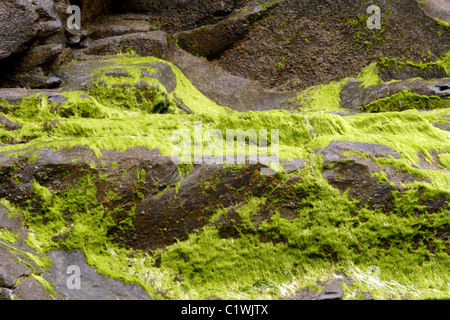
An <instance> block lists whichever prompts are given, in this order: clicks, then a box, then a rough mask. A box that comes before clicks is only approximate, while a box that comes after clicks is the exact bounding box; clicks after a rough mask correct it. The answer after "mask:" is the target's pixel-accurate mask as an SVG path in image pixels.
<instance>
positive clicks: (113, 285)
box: [0, 0, 450, 300]
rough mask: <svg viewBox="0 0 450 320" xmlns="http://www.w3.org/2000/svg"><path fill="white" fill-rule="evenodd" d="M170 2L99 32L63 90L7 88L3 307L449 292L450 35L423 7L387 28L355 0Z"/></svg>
mask: <svg viewBox="0 0 450 320" xmlns="http://www.w3.org/2000/svg"><path fill="white" fill-rule="evenodd" d="M86 4H89V5H90V6H91V7H92V8H93V11H92V12H91V17H90V18H91V19H93V18H95V15H98V14H99V13H98V12H99V11H97V10H98V9H99V8H107V9H108V10H112V11H114V10H115V8H116V9H117V8H118V7H117V6H118V5H116V7H114V5H113V3H112V2H111V3H110V2H105V3H104V4H103V5H102V4H101V3H100V2H97V1H92V2H88V1H86V2H84V4H83V5H86ZM176 4H181V2H179V1H175V2H170V3H169V2H163V3H161V2H158V10H159V12H160V14H161V17H164V16H171V15H172V14H173V16H171V19H168V20H167V21H166V23H163V24H161V25H160V27H161V28H163V29H164V30H165V31H161V30H155V29H158V28H154V27H152V26H150V24H148V25H147V24H146V25H145V26H142V28H141V27H137V26H135V25H132V26H130V25H129V24H128V22H125V20H126V19H128V18H129V19H132V20H133V19H134V20H133V21H137V20H139V21H141V22H143V21H144V22H145V21H146V20H145V19H147V18H148V17H151V16H152V14H155V12H153V13H149V15H148V16H147V18H143V17H142V16H139V17H137V16H136V15H133V14H131V15H120V16H117V17H115V18H114V17H113V18H111V19H113V20H114V19H116V18H117V19H125V20H121V22H122V24H121V27H117V28H116V29H114V30H110V31H111V32H110V33H107V36H108V37H106V38H103V37H102V36H101V35H100V33H101V32H102V31H101V28H99V27H98V25H97V26H96V27H95V23H93V24H92V25H91V27H92V28H90V29H89V30H90V32H91V33H92V34H94V35H95V39H94V43H92V45H91V46H90V47H88V48H85V49H83V48H81V49H79V50H75V51H76V52H75V53H74V55H73V58H74V60H73V61H71V62H68V63H66V64H65V65H64V67H62V68H61V70H60V71H61V72H63V73H65V74H66V76H67V78H66V79H65V80H64V82H63V85H62V86H61V87H60V88H58V89H29V90H28V89H17V88H16V89H8V90H0V98H1V100H0V114H1V115H0V298H2V299H3V298H4V299H14V298H15V299H32V298H38V299H87V298H89V299H124V298H126V297H128V298H131V299H150V298H154V299H168V300H169V299H174V300H176V299H207V298H210V297H216V298H220V299H314V300H331V299H405V298H409V299H448V298H449V297H450V287H449V283H450V274H449V272H448V270H449V266H450V228H449V225H450V215H449V214H450V204H449V203H450V130H449V127H450V104H449V90H450V84H449V78H448V76H449V71H450V64H449V63H450V59H449V58H450V54H449V52H448V45H446V43H447V42H445V39H447V38H448V27H447V26H446V24H445V23H442V22H441V23H440V22H438V21H436V20H434V19H432V18H430V17H428V16H426V15H425V13H424V12H423V11H421V9H420V8H419V6H418V4H417V3H416V2H415V1H405V2H403V1H402V2H401V1H390V2H386V3H385V4H383V5H382V10H383V14H384V16H383V27H384V31H383V29H381V30H380V31H378V32H369V31H368V30H367V29H366V28H365V20H366V18H367V16H365V15H364V14H358V13H359V12H365V9H366V7H367V4H366V3H365V2H364V1H363V2H361V3H358V4H355V3H353V2H351V3H350V2H345V1H334V2H327V4H328V5H327V6H324V5H323V2H320V1H309V2H298V1H297V2H295V1H289V0H285V1H271V2H259V1H256V2H254V3H252V5H251V6H250V5H249V4H248V3H247V2H246V1H225V2H223V5H222V7H223V8H222V9H220V10H218V11H217V5H218V4H217V3H208V4H206V2H204V1H193V2H192V3H191V2H189V3H183V6H181V7H178V8H177V7H176ZM202 4H205V6H204V7H202V8H201V9H202V10H199V12H196V13H193V12H191V13H190V14H186V13H187V12H189V10H190V8H193V7H196V6H197V7H198V6H200V7H201V5H202ZM155 5H156V2H155V3H154V2H152V1H147V2H146V3H143V2H141V1H131V2H128V5H125V7H127V8H132V7H135V8H142V7H146V8H153V7H154V6H155ZM121 6H123V5H121ZM399 8H401V9H405V8H406V9H408V10H406V11H408V17H409V18H408V19H405V17H400V16H398V15H396V14H394V13H395V12H397V11H400V9H399ZM94 9H96V10H94ZM350 9H355V10H356V11H352V10H350ZM152 10H153V9H152ZM155 10H156V9H155ZM252 10H253V11H252ZM361 10H362V11H361ZM211 12H212V13H213V14H212V16H210V14H211ZM311 13H313V14H316V15H315V16H314V18H311ZM127 17H128V18H127ZM414 17H417V18H420V19H419V20H420V24H421V25H416V24H414V25H412V22H411V21H414V19H412V20H411V19H410V18H414ZM325 18H327V19H325ZM136 19H137V20H136ZM161 19H163V18H161ZM177 19H178V20H179V21H177ZM247 20H248V21H247ZM105 21H110V20H108V19H106V20H105ZM233 21H234V22H233ZM405 21H406V22H405ZM233 23H237V25H236V24H233ZM399 23H400V24H401V27H400V26H398V24H399ZM203 24H205V25H206V24H211V25H210V26H205V27H203V28H202V25H203ZM127 25H128V26H127ZM233 26H234V27H233ZM395 26H398V28H401V30H400V31H399V32H397V33H395V32H394V31H393V30H394V27H395ZM122 27H123V28H129V29H128V30H131V31H133V33H131V34H126V32H125V31H124V29H122ZM222 27H223V28H222ZM227 27H229V28H231V27H233V28H231V29H227ZM241 27H242V28H243V29H240V28H241ZM388 27H391V28H388ZM227 30H228V31H230V30H231V31H232V32H231V33H230V38H228V39H224V42H222V43H217V47H214V48H210V47H209V45H208V41H211V39H212V38H214V36H215V35H218V34H224V35H225V34H227V32H226V31H227ZM135 31H137V32H135ZM166 31H167V32H172V31H177V32H178V33H177V35H178V36H180V38H178V41H180V40H183V41H186V43H187V44H186V43H184V45H185V46H186V48H188V47H189V48H190V49H189V48H188V49H189V50H192V51H195V50H198V49H207V50H206V51H205V52H206V53H205V54H206V55H207V58H208V59H210V60H214V61H213V62H210V61H208V59H203V58H200V57H195V56H193V55H191V54H189V53H187V52H185V51H183V50H182V49H181V48H180V47H178V46H177V43H176V42H177V38H176V37H170V36H169V34H168V33H166ZM241 32H242V33H241ZM402 33H403V35H402ZM205 34H206V36H205ZM413 34H414V35H416V34H419V35H420V37H419V40H417V39H416V38H414V40H412V38H411V35H413ZM438 34H439V35H438ZM431 35H433V36H434V35H435V36H436V38H434V37H432V36H431ZM205 37H206V38H205ZM233 37H234V38H233ZM197 40H198V42H196V41H197ZM203 40H207V41H205V42H202V41H203ZM391 41H395V43H396V46H395V48H394V47H393V46H391V45H390V44H389V43H390V42H391ZM179 44H180V45H183V44H182V43H181V42H180V43H179ZM405 47H406V48H405ZM250 48H251V50H250ZM324 48H327V49H326V50H325V51H326V54H323V55H321V54H320V53H323V52H324ZM402 48H403V49H402ZM411 48H412V50H411ZM419 48H420V49H421V50H422V51H420V52H419V51H418V49H419ZM268 49H270V50H268ZM272 49H273V50H272ZM358 49H359V51H358ZM424 49H427V50H425V51H423V50H424ZM252 50H256V51H252ZM197 53H198V52H197ZM97 54H98V55H97ZM107 54H109V55H107ZM150 55H151V56H150ZM294 55H295V56H294ZM403 56H404V57H403ZM262 58H264V59H262ZM317 65H320V66H322V68H320V69H315V66H317ZM313 66H314V67H313ZM302 68H303V69H302ZM224 69H226V70H224ZM305 69H307V70H305ZM227 70H228V71H227ZM331 71H333V72H331ZM299 72H300V73H299ZM240 76H244V77H245V78H243V77H240ZM419 77H420V78H419ZM255 80H257V81H260V83H258V82H256V81H255ZM280 86H281V87H280ZM275 87H278V89H280V88H283V89H289V90H290V91H275V90H273V89H274V88H275ZM227 130H234V136H232V139H230V140H228V141H227V140H226V138H227V136H228V133H227ZM263 130H266V133H268V134H267V135H266V136H261V135H259V136H258V138H259V140H258V139H253V138H252V137H251V134H252V132H253V131H254V132H257V131H259V132H260V133H261V131H263ZM274 130H278V131H277V132H278V133H279V135H278V136H277V135H276V131H274ZM183 135H185V136H188V137H189V139H187V140H184V139H181V138H182V136H183ZM174 137H175V138H174ZM194 137H195V138H196V139H198V138H199V137H202V138H203V140H202V143H198V144H194V145H192V144H191V145H190V146H188V147H186V149H182V150H184V151H187V154H185V156H186V157H185V158H184V160H186V162H184V163H179V162H177V161H176V159H175V158H174V150H178V151H179V149H176V148H177V147H179V146H180V142H181V141H180V139H181V140H183V141H184V142H186V141H190V142H192V139H193V138H194ZM212 138H214V139H212ZM213 140H214V142H213ZM239 141H248V142H249V143H250V144H253V145H256V144H257V143H256V142H258V143H259V145H261V144H262V145H265V146H266V147H267V149H269V146H270V150H271V151H273V152H274V153H275V152H276V156H277V157H278V160H279V162H277V161H269V160H267V159H265V160H261V159H258V161H252V157H251V154H250V153H251V152H250V150H239V149H235V145H236V144H237V143H238V142H239ZM272 148H273V149H272ZM262 149H264V148H261V149H257V152H259V153H260V155H262V156H264V155H268V154H267V153H266V152H265V151H268V150H267V149H265V150H262ZM272 155H273V154H272ZM226 156H229V158H228V159H231V158H232V159H233V160H236V159H238V157H239V158H242V159H244V161H243V162H242V163H238V162H237V161H233V162H232V163H223V161H222V162H220V161H219V162H216V160H217V159H222V160H226V159H227V158H226ZM220 157H222V158H220ZM178 160H179V159H178ZM187 160H188V161H187ZM212 160H214V161H212ZM263 173H265V174H263ZM267 173H270V174H267ZM73 265H76V266H78V267H79V268H81V269H82V270H81V271H82V272H84V274H85V276H84V282H83V281H82V283H81V286H82V290H81V291H74V292H72V291H70V288H69V287H68V286H67V282H66V280H67V270H68V269H67V268H68V267H70V266H73ZM100 283H101V286H102V287H101V288H100V289H99V290H97V291H96V290H94V289H93V288H96V287H97V286H99V285H100Z"/></svg>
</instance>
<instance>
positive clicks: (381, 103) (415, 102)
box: [364, 90, 450, 112]
mask: <svg viewBox="0 0 450 320" xmlns="http://www.w3.org/2000/svg"><path fill="white" fill-rule="evenodd" d="M449 107H450V102H449V101H448V100H443V99H441V98H440V97H438V96H424V95H419V94H417V93H413V92H411V91H409V90H402V91H400V92H398V93H395V94H393V95H391V96H390V97H387V98H384V99H379V100H377V101H374V102H371V103H369V104H367V105H365V106H364V110H365V111H367V112H389V111H403V110H407V109H428V110H430V109H438V108H449Z"/></svg>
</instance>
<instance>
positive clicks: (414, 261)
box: [0, 57, 450, 299]
mask: <svg viewBox="0 0 450 320" xmlns="http://www.w3.org/2000/svg"><path fill="white" fill-rule="evenodd" d="M115 61H116V62H117V64H118V66H117V67H113V68H120V69H123V70H125V71H126V72H127V73H128V74H129V75H131V77H126V78H107V77H104V76H103V75H102V73H99V75H100V77H99V78H98V79H97V84H99V83H102V82H101V81H102V80H103V81H104V82H103V84H106V85H105V86H98V87H96V88H92V89H91V90H88V91H87V92H81V91H79V92H77V91H74V92H66V93H63V95H64V96H66V98H67V100H66V101H65V102H64V103H62V104H61V105H60V106H56V105H55V104H50V103H49V102H48V99H47V98H46V97H44V96H40V97H31V98H27V99H24V100H22V101H21V102H20V103H19V104H18V105H16V106H13V105H10V104H7V103H2V104H4V105H5V106H6V107H7V108H8V109H10V111H11V113H8V114H7V116H8V118H10V119H11V120H12V121H15V122H17V123H19V124H21V125H22V126H23V127H22V129H21V130H18V131H6V130H5V129H2V128H0V140H1V141H2V142H3V143H6V142H8V141H11V140H13V141H14V140H15V141H22V140H25V141H29V142H28V143H26V144H21V145H9V146H3V147H1V149H0V151H6V152H7V153H8V154H10V155H11V156H14V155H19V154H23V153H25V152H29V151H33V150H34V151H35V156H34V157H33V158H32V159H30V160H31V161H39V149H40V148H42V147H49V146H51V147H54V148H56V149H59V148H70V147H73V146H76V145H86V146H88V147H90V148H91V149H92V150H93V151H94V152H95V153H96V155H97V156H101V149H117V150H126V149H128V148H131V147H135V146H144V147H147V148H150V149H155V148H158V149H160V150H161V153H162V154H163V155H166V156H170V155H171V151H172V148H173V143H172V141H171V140H170V136H171V135H172V133H173V132H174V131H175V130H177V129H186V130H188V131H189V132H191V133H194V130H195V126H194V124H195V122H198V121H200V122H201V123H202V130H203V132H204V131H205V130H208V129H218V130H220V131H221V132H225V131H226V129H242V130H244V131H245V130H248V129H255V130H258V129H267V130H269V131H270V129H279V132H280V139H279V144H280V148H279V149H280V158H281V159H292V158H301V159H304V160H307V161H308V165H307V166H306V167H305V168H303V169H301V170H299V171H297V172H296V173H292V174H290V175H288V174H287V173H286V172H280V173H279V174H278V175H277V179H278V182H279V184H278V186H276V187H274V188H273V189H272V190H268V191H267V192H266V194H265V195H264V196H262V197H261V198H258V197H248V198H247V200H246V201H245V202H244V203H243V204H242V206H241V207H240V209H239V210H238V211H237V214H238V216H239V217H240V219H241V221H242V224H240V225H239V224H237V225H236V228H237V230H238V233H239V237H237V238H228V239H222V238H221V237H220V232H219V228H220V225H219V226H218V227H215V226H212V225H210V226H206V227H204V228H202V229H201V230H198V232H196V233H193V234H191V235H190V236H189V239H188V240H187V241H179V242H177V243H175V244H173V245H171V246H168V247H167V248H165V250H154V251H150V252H141V251H136V250H132V249H126V248H124V247H123V246H121V245H120V242H117V239H115V238H114V235H113V234H111V233H109V231H110V230H113V229H114V228H132V225H130V222H131V223H132V218H133V216H134V212H133V210H131V211H130V212H129V213H128V218H127V219H125V220H123V221H119V222H114V214H115V213H114V211H113V212H110V211H108V210H107V209H106V208H105V207H104V206H103V204H102V203H99V202H98V200H97V192H98V191H97V187H96V182H98V180H101V179H102V177H100V176H98V177H96V176H94V175H93V174H88V175H86V176H85V177H83V178H81V179H80V180H79V181H78V183H77V184H76V185H75V186H74V187H73V188H69V189H67V190H61V192H58V193H52V192H51V191H49V190H48V189H46V188H45V187H43V186H40V185H39V184H38V183H37V182H35V183H34V184H33V190H34V192H35V198H34V200H33V201H30V202H29V203H28V204H27V205H26V206H23V207H21V208H18V207H14V206H13V205H10V204H9V205H8V209H9V210H10V211H14V210H20V211H21V212H22V213H23V214H24V215H25V219H26V221H27V226H28V229H29V234H28V239H27V242H28V244H29V245H30V246H32V247H33V248H35V249H37V250H38V251H39V252H41V253H45V252H47V251H49V250H51V249H55V248H58V247H62V248H65V249H66V250H71V249H82V250H83V251H84V252H85V253H86V256H87V259H88V263H89V264H91V265H93V266H95V267H96V268H97V269H98V270H99V272H100V273H102V274H105V275H108V276H110V277H113V278H118V279H123V280H124V281H126V282H131V283H137V284H139V285H142V286H143V287H144V289H145V290H146V291H147V292H148V293H149V295H151V296H156V297H157V298H163V299H187V298H192V299H203V298H206V297H209V296H218V297H220V298H225V299H229V298H234V299H236V298H237V299H249V298H256V299H270V298H276V297H279V296H282V295H287V294H291V293H293V292H294V291H295V290H296V289H298V288H301V287H305V286H313V284H314V282H315V281H316V280H318V279H326V278H329V277H331V276H332V274H333V273H335V272H337V271H343V272H345V273H346V274H347V275H348V276H350V277H351V278H352V279H354V280H355V284H354V285H353V286H345V297H344V298H347V299H354V298H358V297H359V296H358V294H357V291H358V290H359V291H361V292H365V291H370V292H372V295H373V296H374V297H375V298H379V299H385V298H388V297H389V295H391V296H392V297H393V298H394V299H400V298H401V296H403V295H407V296H409V297H410V298H418V299H419V298H420V299H423V298H448V297H450V287H449V284H450V274H449V273H448V270H449V266H450V256H449V254H448V253H447V251H448V250H449V249H448V248H450V242H449V240H442V239H441V238H440V237H439V236H438V234H439V232H441V231H442V230H446V228H448V225H449V222H450V221H449V219H450V218H449V217H450V216H449V212H450V209H449V208H448V207H447V208H443V209H441V210H440V211H439V212H437V213H433V214H431V213H428V212H427V211H426V208H425V207H424V206H423V205H420V203H419V197H420V199H425V198H427V199H436V198H438V197H446V198H447V199H450V174H449V173H448V172H446V171H439V170H430V169H419V168H417V165H418V163H419V156H418V153H419V152H421V153H422V154H424V155H425V158H426V161H429V162H430V163H431V162H432V161H434V159H433V156H432V153H434V152H441V153H440V154H439V156H438V160H439V162H440V164H439V165H441V166H442V168H449V166H450V162H449V156H450V143H449V141H450V132H447V131H443V130H441V129H439V128H436V127H435V126H433V123H435V122H440V123H450V121H449V120H448V119H449V118H446V117H445V116H449V115H450V109H449V108H448V105H447V104H444V105H440V107H441V108H440V109H434V110H430V111H425V112H420V111H418V110H405V111H402V112H384V113H361V114H356V115H351V116H346V117H341V116H338V115H335V114H330V113H323V111H342V109H341V108H340V105H339V93H340V88H341V87H342V85H344V84H345V83H346V82H347V80H346V79H345V80H342V81H340V82H335V83H333V84H331V85H328V86H321V87H319V89H317V88H316V89H310V91H308V93H310V94H309V95H308V98H307V99H304V100H302V103H303V104H304V110H301V112H299V113H289V112H287V111H266V112H248V113H239V112H235V111H232V110H230V109H228V108H224V107H221V106H218V105H217V104H215V103H214V102H212V101H210V100H209V99H207V98H206V97H205V96H204V95H202V94H201V93H200V92H199V91H198V90H197V89H195V87H193V86H192V84H191V83H190V82H189V80H187V79H186V78H185V77H184V76H183V75H182V73H181V72H180V71H179V70H178V69H177V68H176V67H174V66H173V65H171V67H172V70H173V71H174V74H175V75H176V78H177V84H178V85H177V87H176V89H175V90H174V92H175V95H176V97H178V98H179V99H181V100H182V101H183V102H184V103H185V105H186V107H187V108H189V109H190V110H192V111H193V112H194V113H195V114H186V113H185V112H183V111H182V110H181V109H178V107H177V106H176V105H175V104H174V100H173V98H174V97H173V95H169V97H168V103H167V105H168V106H169V108H168V110H172V111H173V113H167V114H160V113H158V112H160V110H155V109H154V108H153V107H154V106H155V105H158V104H160V103H161V101H162V100H161V99H162V98H163V97H164V99H166V95H167V94H168V93H167V90H166V89H165V88H164V86H162V85H161V84H160V83H157V82H155V79H149V78H141V76H140V75H139V73H138V70H140V69H141V68H142V64H143V63H151V62H162V61H161V60H158V59H156V58H129V57H124V58H119V59H115ZM163 63H166V62H163ZM148 68H149V69H147V70H148V71H149V72H150V71H153V70H152V69H151V67H148ZM373 68H374V65H371V66H369V67H368V68H366V69H365V70H364V71H363V72H362V73H361V74H360V76H359V80H360V81H362V82H363V83H364V84H365V86H370V85H373V84H378V83H380V81H381V80H380V79H379V78H374V76H373V75H375V76H376V73H373V74H372V73H371V72H370V70H373ZM102 71H104V70H102ZM150 73H151V72H150ZM141 80H145V81H147V82H149V83H150V84H151V85H157V84H159V87H158V89H157V92H155V100H152V101H146V98H145V96H139V98H136V94H137V93H138V92H137V91H135V89H131V90H130V91H128V89H129V88H125V89H124V88H121V87H120V86H119V87H116V88H113V87H112V86H113V85H114V84H116V85H117V84H119V85H121V84H124V83H131V84H133V83H136V82H138V81H141ZM311 93H312V94H311ZM80 94H85V95H87V96H88V98H81V97H80V96H79V95H80ZM133 99H138V100H139V99H140V101H141V103H140V105H139V103H138V100H133ZM130 101H131V102H130ZM155 101H156V102H155ZM321 107H323V108H322V109H321ZM414 109H415V108H414ZM53 121H59V122H58V123H57V124H56V125H55V126H54V127H51V129H49V130H47V131H45V130H44V127H45V124H46V123H47V126H48V123H49V122H53ZM224 138H225V133H224ZM334 140H341V141H354V142H366V143H374V144H383V145H386V146H389V147H391V148H393V149H395V150H396V151H398V152H401V156H400V158H399V159H394V158H391V157H390V158H379V159H374V162H375V163H376V164H377V165H379V166H380V167H385V166H392V167H394V168H396V169H397V170H401V171H404V172H406V173H409V174H413V175H415V176H417V177H418V178H426V179H428V181H427V182H418V181H417V182H415V183H413V184H410V185H404V186H403V187H404V188H406V189H408V191H407V192H404V193H399V192H397V193H394V196H395V201H394V204H395V208H394V210H393V212H391V213H385V212H382V211H381V210H369V209H368V208H363V209H361V210H359V211H358V210H357V205H358V201H356V200H351V199H349V198H348V197H347V196H346V195H345V194H343V195H341V194H340V192H339V191H338V190H337V189H335V188H333V187H331V186H330V185H329V184H328V182H327V181H326V180H325V179H323V178H322V176H321V172H322V157H321V156H318V155H315V154H314V150H316V149H318V148H324V147H326V146H327V145H328V144H329V143H330V142H331V141H334ZM203 147H206V146H205V145H204V146H203ZM224 153H225V150H224ZM362 156H364V155H362ZM189 168H190V167H189V165H188V166H184V167H183V168H181V167H180V170H182V171H184V172H185V174H189V171H190V169H189ZM191 169H192V168H191ZM236 170H238V168H237V169H236ZM142 174H145V172H144V173H140V174H137V175H136V179H137V181H138V180H139V179H141V180H142ZM294 175H298V176H299V177H300V179H299V181H297V182H295V183H294V184H293V185H291V186H290V189H289V190H290V191H289V192H287V191H286V192H285V193H284V194H283V195H282V197H281V198H279V199H278V200H277V201H280V202H282V201H285V200H286V199H289V198H292V197H293V195H295V194H303V195H304V197H303V198H302V199H301V201H300V202H299V203H296V208H295V212H296V214H297V217H296V218H295V219H293V220H287V219H284V218H282V216H281V214H280V212H279V211H278V210H274V212H273V214H272V216H271V217H270V218H269V219H268V220H266V221H264V222H263V223H262V224H260V225H259V226H257V227H256V226H254V225H253V223H252V220H251V219H252V217H254V216H255V215H257V214H258V212H259V210H261V209H260V208H261V206H263V205H265V204H267V199H268V198H269V197H270V195H271V194H272V193H273V192H276V190H277V189H278V188H280V187H281V185H282V184H283V183H284V182H285V181H287V180H288V179H289V178H290V177H292V176H294ZM375 176H376V177H377V179H378V180H379V181H380V183H390V182H389V179H388V177H387V176H386V175H384V176H383V175H381V174H380V173H378V174H375ZM213 187H214V183H213V182H209V183H208V184H205V190H207V189H208V188H213ZM419 190H420V191H421V195H420V196H419ZM111 192H112V190H111ZM108 194H109V195H110V196H111V197H114V194H113V193H108ZM3 203H6V202H5V200H3ZM36 208H39V209H38V211H36ZM211 209H212V210H213V211H215V214H213V215H212V216H211V222H214V221H217V219H219V217H221V216H225V217H226V215H227V208H211ZM67 213H69V214H70V216H71V219H70V222H69V221H68V220H67V217H66V216H65V215H67ZM61 234H67V237H65V239H64V240H62V241H59V242H55V241H53V240H52V238H53V237H54V236H55V235H61ZM261 234H262V235H266V236H268V237H270V238H272V239H273V240H274V241H273V242H272V241H269V242H266V241H261V238H260V236H261ZM2 235H3V236H2V239H3V240H6V241H14V237H15V235H13V234H9V233H3V232H2ZM430 246H431V247H432V248H434V252H430V250H428V248H429V247H430ZM158 259H159V260H160V266H159V267H156V264H157V260H158ZM372 265H376V266H378V267H379V268H380V271H381V272H380V277H379V278H377V277H375V276H372V275H369V274H368V273H367V272H366V270H367V268H369V267H370V266H372ZM180 279H181V280H180Z"/></svg>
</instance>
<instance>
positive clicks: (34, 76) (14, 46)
mask: <svg viewBox="0 0 450 320" xmlns="http://www.w3.org/2000/svg"><path fill="white" fill-rule="evenodd" d="M67 6H68V3H67V2H66V1H65V0H58V1H53V0H35V1H32V2H30V1H13V0H11V1H10V0H8V1H3V2H2V4H1V5H0V12H2V14H1V17H2V18H1V19H2V21H1V23H0V26H1V27H0V30H1V32H0V34H1V37H2V38H0V43H1V45H0V67H1V68H2V70H4V71H6V72H4V73H3V74H2V78H0V86H1V87H15V86H20V87H28V88H30V87H45V86H46V85H47V83H46V82H47V79H48V78H47V75H48V72H49V71H50V70H51V69H52V68H54V67H57V66H58V64H59V63H60V62H61V60H62V59H63V56H64V54H66V51H65V43H66V39H65V36H64V26H63V22H62V21H65V20H61V18H63V17H64V15H65V10H66V8H67Z"/></svg>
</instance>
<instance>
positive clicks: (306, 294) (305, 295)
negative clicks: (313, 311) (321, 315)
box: [279, 288, 318, 300]
mask: <svg viewBox="0 0 450 320" xmlns="http://www.w3.org/2000/svg"><path fill="white" fill-rule="evenodd" d="M317 294H318V292H317V291H315V290H312V289H310V288H302V289H299V290H297V291H296V292H295V293H294V294H292V295H290V296H286V297H282V298H280V299H279V300H315V297H316V296H317Z"/></svg>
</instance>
